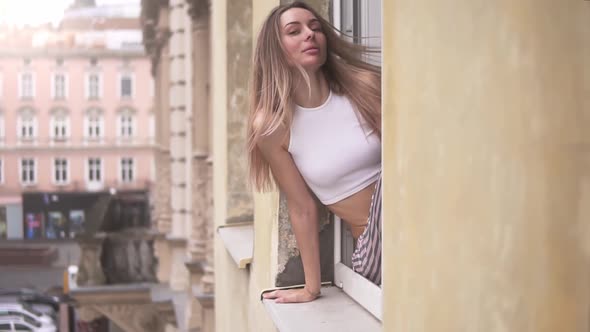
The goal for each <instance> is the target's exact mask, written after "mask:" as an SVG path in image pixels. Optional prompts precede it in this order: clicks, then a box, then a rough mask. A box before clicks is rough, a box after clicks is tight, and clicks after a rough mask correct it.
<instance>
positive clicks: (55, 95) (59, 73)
mask: <svg viewBox="0 0 590 332" xmlns="http://www.w3.org/2000/svg"><path fill="white" fill-rule="evenodd" d="M58 76H63V91H62V92H63V95H58V93H57V91H58V90H57V88H58V86H57V77H58ZM50 84H51V99H53V100H66V99H68V96H69V92H70V91H69V90H70V89H69V77H68V73H66V72H64V71H55V72H53V73H52V74H51V82H50Z"/></svg>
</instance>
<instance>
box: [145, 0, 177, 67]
mask: <svg viewBox="0 0 590 332" xmlns="http://www.w3.org/2000/svg"><path fill="white" fill-rule="evenodd" d="M165 6H168V0H141V17H140V22H141V28H142V33H143V45H144V47H145V50H146V52H147V53H148V55H149V56H150V57H151V59H152V75H153V76H155V72H156V67H157V65H158V63H159V61H160V53H161V52H162V49H163V48H164V45H166V43H167V42H168V38H169V37H170V35H171V33H170V31H169V30H168V28H167V27H158V20H159V17H160V8H162V7H165Z"/></svg>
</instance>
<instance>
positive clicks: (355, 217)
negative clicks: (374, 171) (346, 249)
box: [328, 183, 375, 239]
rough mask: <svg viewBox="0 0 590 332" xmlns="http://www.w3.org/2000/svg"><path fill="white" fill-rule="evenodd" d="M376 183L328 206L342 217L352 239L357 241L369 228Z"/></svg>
mask: <svg viewBox="0 0 590 332" xmlns="http://www.w3.org/2000/svg"><path fill="white" fill-rule="evenodd" d="M374 189H375V183H371V184H370V185H369V186H367V187H366V188H365V189H363V190H361V191H359V192H357V193H355V194H353V195H352V196H349V197H347V198H345V199H343V200H341V201H338V202H336V203H334V204H331V205H328V209H329V210H330V211H332V212H333V213H334V214H335V215H337V216H338V217H340V218H341V219H342V220H343V221H344V222H346V224H348V226H349V227H350V231H351V233H352V237H354V238H355V239H357V238H358V237H359V236H360V235H361V234H362V233H363V231H364V230H365V227H367V221H368V218H369V209H370V208H371V198H372V197H373V191H374Z"/></svg>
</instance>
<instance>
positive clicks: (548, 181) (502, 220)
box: [383, 0, 590, 332]
mask: <svg viewBox="0 0 590 332" xmlns="http://www.w3.org/2000/svg"><path fill="white" fill-rule="evenodd" d="M383 6H384V10H383V13H384V14H383V15H384V17H385V18H386V19H384V20H383V22H384V25H383V33H384V39H383V47H384V50H383V59H384V69H383V71H384V80H383V81H384V99H383V103H384V107H383V109H384V116H383V117H384V150H383V151H384V152H383V154H384V180H385V183H386V185H385V187H384V201H385V202H387V204H385V205H384V207H385V210H384V234H383V238H384V255H385V256H384V263H383V264H384V273H383V275H384V280H383V282H384V287H383V290H384V297H385V298H384V314H383V316H384V331H412V332H421V331H428V332H430V331H519V332H520V331H531V332H543V331H547V332H550V331H588V314H589V313H590V310H589V295H590V293H589V289H588V286H589V284H590V283H589V282H588V281H589V280H590V279H589V273H588V266H589V265H588V254H587V251H586V252H585V251H584V246H585V247H586V248H587V244H584V242H588V235H589V233H588V226H589V225H588V223H589V222H590V220H589V219H588V218H587V216H588V212H587V211H588V208H587V207H588V205H590V202H589V201H588V200H589V199H590V195H588V188H590V187H589V185H590V182H589V181H590V176H589V175H590V174H589V169H590V167H589V165H590V164H589V163H588V160H589V159H590V155H589V153H590V150H589V149H588V146H590V145H589V143H590V139H589V136H588V134H587V132H588V128H590V114H589V112H590V107H589V106H590V105H589V103H588V99H589V98H588V92H589V91H590V90H589V89H588V87H589V85H588V83H589V82H590V79H589V78H590V77H589V74H588V73H589V72H590V70H588V67H589V65H590V63H589V61H590V60H589V59H588V55H589V52H588V49H589V47H590V2H589V1H583V0H574V1H551V0H535V1H533V0H526V1H510V2H508V1H500V2H498V1H480V0H476V1H473V0H454V1H450V2H449V1H446V2H436V1H424V0H392V1H384V2H383ZM584 54H585V56H584ZM584 188H585V189H584ZM582 211H586V212H582ZM584 215H585V216H586V218H584Z"/></svg>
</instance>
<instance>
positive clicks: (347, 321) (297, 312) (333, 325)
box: [263, 286, 381, 332]
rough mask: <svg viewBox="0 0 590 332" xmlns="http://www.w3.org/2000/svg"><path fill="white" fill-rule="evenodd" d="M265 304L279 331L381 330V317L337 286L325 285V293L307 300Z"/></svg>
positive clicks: (352, 331)
mask: <svg viewBox="0 0 590 332" xmlns="http://www.w3.org/2000/svg"><path fill="white" fill-rule="evenodd" d="M263 303H264V306H265V308H266V310H267V312H268V313H269V314H270V316H271V318H272V320H273V321H274V323H275V326H276V327H277V329H278V330H279V331H280V332H296V331H306V332H313V331H318V332H319V331H321V332H331V331H334V332H347V331H350V332H356V331H363V332H373V331H381V323H380V322H379V320H377V319H376V318H375V317H373V315H371V314H370V313H369V312H368V311H366V310H365V309H364V308H363V307H361V306H360V305H359V304H358V303H356V302H355V301H354V300H353V299H352V298H350V297H349V296H348V295H346V294H345V293H344V292H343V291H342V290H341V289H339V288H337V287H334V286H329V287H322V296H321V297H319V298H318V299H317V300H315V301H312V302H308V303H293V304H291V303H289V304H284V303H283V304H281V303H275V302H274V300H263Z"/></svg>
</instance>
